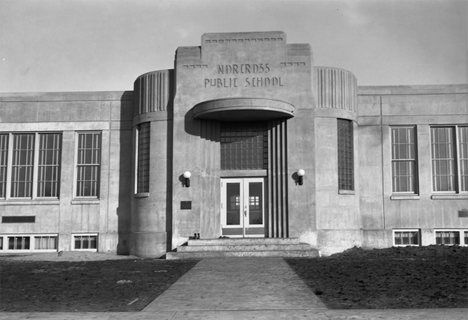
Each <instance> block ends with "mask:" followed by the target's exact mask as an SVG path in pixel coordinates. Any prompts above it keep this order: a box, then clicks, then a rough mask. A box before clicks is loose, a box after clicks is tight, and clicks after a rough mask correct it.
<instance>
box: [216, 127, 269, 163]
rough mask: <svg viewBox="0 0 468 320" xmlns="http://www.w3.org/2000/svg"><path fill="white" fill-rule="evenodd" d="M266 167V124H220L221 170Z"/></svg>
mask: <svg viewBox="0 0 468 320" xmlns="http://www.w3.org/2000/svg"><path fill="white" fill-rule="evenodd" d="M267 166H268V124H267V123H266V122H221V170H258V169H267Z"/></svg>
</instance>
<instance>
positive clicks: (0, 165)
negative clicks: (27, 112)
mask: <svg viewBox="0 0 468 320" xmlns="http://www.w3.org/2000/svg"><path fill="white" fill-rule="evenodd" d="M7 159H8V135H7V134H0V198H5V196H6V178H7V165H8V163H7ZM2 239H3V238H2Z"/></svg>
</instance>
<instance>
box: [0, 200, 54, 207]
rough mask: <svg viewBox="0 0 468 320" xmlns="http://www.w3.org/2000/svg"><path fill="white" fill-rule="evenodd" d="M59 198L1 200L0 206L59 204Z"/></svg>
mask: <svg viewBox="0 0 468 320" xmlns="http://www.w3.org/2000/svg"><path fill="white" fill-rule="evenodd" d="M59 204H60V200H1V201H0V206H25V205H34V206H36V205H59Z"/></svg>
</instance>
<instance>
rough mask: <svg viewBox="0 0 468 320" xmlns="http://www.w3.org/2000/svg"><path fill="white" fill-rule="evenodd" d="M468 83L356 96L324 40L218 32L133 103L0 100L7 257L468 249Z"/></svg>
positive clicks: (72, 98) (142, 80)
mask: <svg viewBox="0 0 468 320" xmlns="http://www.w3.org/2000/svg"><path fill="white" fill-rule="evenodd" d="M467 89H468V86H467V85H443V86H441V85H438V86H411V87H409V86H404V87H399V86H388V87H358V86H357V80H356V77H355V76H354V75H353V74H352V73H351V72H349V71H346V70H341V69H336V68H329V67H316V66H314V64H313V59H312V51H311V48H310V46H309V45H308V44H288V43H287V41H286V35H285V34H284V33H283V32H253V33H226V34H205V35H203V36H202V38H201V46H199V47H180V48H178V49H177V52H176V59H175V66H174V69H171V70H162V71H154V72H149V73H147V74H144V75H141V76H140V77H138V79H136V81H135V83H134V90H133V91H132V92H93V93H87V92H86V93H85V92H83V93H31V94H14V93H13V94H7V93H4V94H0V119H1V120H0V121H1V123H0V147H1V148H0V161H1V162H0V170H2V171H0V215H1V216H2V223H1V224H0V239H1V240H0V241H2V242H1V249H0V252H11V251H28V250H29V251H30V250H34V251H41V250H44V251H56V250H96V251H99V252H115V253H117V254H129V253H130V254H135V255H138V256H142V257H160V256H163V255H164V254H165V253H166V252H167V251H170V250H172V249H174V248H176V247H177V246H180V245H182V244H184V243H185V242H187V240H188V239H189V238H190V237H194V236H195V237H196V235H197V234H199V235H200V237H201V238H205V239H212V238H219V237H220V236H229V237H249V236H250V237H267V238H299V239H300V240H301V241H302V242H306V243H310V244H311V245H312V246H314V247H317V248H318V249H319V250H321V251H322V252H323V253H324V254H331V253H334V252H338V251H342V250H344V249H346V248H349V247H352V246H363V247H388V246H392V245H406V244H412V245H429V244H434V243H440V242H441V243H445V244H453V243H458V244H461V245H463V244H467V245H468V239H467V238H468V217H467V214H466V210H467V209H468V205H467V203H468V189H467V188H468V159H467V157H468V155H467V154H468V151H467V149H468V142H467V139H468V138H467V136H466V135H468V133H467V131H468V129H466V128H467V127H468V100H467V92H468V90H467ZM249 126H250V127H252V126H257V127H258V126H259V127H262V126H263V127H264V129H262V130H263V131H262V133H261V134H260V133H258V132H260V131H258V132H257V131H255V130H256V129H255V130H254V131H255V132H257V133H255V134H252V130H253V129H252V128H250V127H249ZM233 128H234V129H233ZM229 130H231V131H232V130H237V131H236V132H238V134H239V136H242V134H244V136H242V137H241V138H235V141H236V142H233V143H234V144H238V145H239V146H240V147H242V148H244V149H245V150H247V151H235V150H232V148H231V147H230V146H229V143H230V142H229V141H234V140H229V139H227V140H226V135H228V136H229V135H231V134H232V132H231V131H229ZM50 134H59V135H58V137H59V138H58V139H59V140H57V141H59V147H57V148H55V149H53V150H56V154H59V155H60V160H56V161H55V162H54V163H52V162H53V160H50V161H52V162H51V163H49V162H50V161H49V160H41V159H43V158H44V159H46V158H47V159H48V157H49V156H50V157H51V159H52V158H53V157H52V155H53V154H55V153H54V151H53V150H52V149H51V148H50V147H46V145H45V142H43V139H46V138H51V137H50ZM91 136H93V137H94V138H95V139H97V140H93V141H98V142H95V143H94V144H93V143H92V141H91V140H89V142H87V140H86V137H91ZM442 136H443V137H445V138H443V137H442ZM258 137H260V138H258ZM447 137H448V138H447ZM22 139H23V140H24V141H34V143H32V142H31V143H29V144H27V143H26V142H24V141H23V140H22ZM27 139H30V140H27ZM83 139H84V140H83ZM233 139H234V138H233ZM255 139H257V140H258V139H260V140H261V139H263V140H261V142H260V144H262V145H260V147H258V146H257V147H255V148H257V149H254V147H253V146H252V145H253V143H252V141H254V140H255ZM444 139H445V140H444ZM85 140H86V141H85ZM257 140H255V141H257ZM260 140H258V141H260ZM436 140H437V141H436ZM44 141H45V140H44ZM243 141H244V142H245V143H244V142H243ZM240 147H239V148H240ZM446 147H447V148H446ZM223 148H227V149H228V151H229V152H234V153H231V154H232V157H233V158H235V159H238V160H236V161H237V162H236V165H237V166H238V167H236V168H234V169H233V168H231V167H229V166H228V165H226V161H228V160H229V159H228V158H229V156H226V154H225V153H224V151H222V150H225V149H223ZM259 148H260V149H259ZM399 148H400V149H401V150H402V151H395V150H397V149H398V150H400V149H399ZM434 148H438V149H437V150H436V149H434ZM439 148H442V149H443V150H446V149H447V150H449V151H446V152H445V151H440V150H442V149H440V150H439ZM51 150H52V151H51ZM89 150H91V151H89ZM92 150H94V151H92ZM255 150H256V151H255ZM259 150H260V151H259ZM88 151H89V152H90V153H89V157H88V156H87V155H88V153H86V152H88ZM21 152H23V153H21ZM28 152H29V153H28ZM92 152H95V153H92ZM236 152H239V154H238V155H237V154H236ZM242 152H244V153H242ZM245 152H246V153H245ZM258 152H260V153H262V154H261V155H258V154H257V153H258ZM441 152H442V153H443V154H442V153H441ZM444 152H445V153H444ZM91 154H93V155H94V154H96V155H97V154H98V155H99V156H96V157H93V156H92V155H91ZM253 154H257V155H256V156H253ZM402 155H403V156H402ZM236 157H238V158H236ZM252 157H257V158H258V159H260V162H261V161H263V163H260V164H259V165H257V167H255V166H252V164H251V162H252V161H253V160H252ZM259 157H260V158H259ZM262 157H263V158H262ZM96 159H97V160H96ZM226 159H228V160H226ZM258 159H257V160H258ZM262 159H263V160H262ZM48 161H49V162H48ZM23 167H29V168H31V169H30V170H29V171H28V169H26V171H21V170H23V169H22V168H23ZM52 167H53V168H55V169H50V168H52ZM47 168H49V169H50V170H56V171H54V172H58V173H59V174H58V176H57V175H54V174H51V175H47V173H44V172H48V171H47V170H48V169H47ZM299 169H302V170H304V171H305V176H304V177H299V176H298V171H299ZM87 170H88V171H87ZM93 170H94V171H93ZM186 171H189V172H190V173H191V177H190V186H187V184H186V180H185V178H184V177H183V174H184V172H186ZM93 172H94V174H93ZM96 172H98V174H95V173H96ZM87 173H89V175H87ZM301 179H302V183H299V180H301ZM44 186H48V187H49V189H50V186H54V187H55V189H54V190H55V191H50V190H49V189H47V188H46V189H44V190H47V191H43V188H44ZM254 187H255V188H257V189H258V190H261V191H258V192H257V193H256V194H254V193H253V192H254V191H252V190H254ZM96 188H97V189H96ZM226 188H227V189H229V188H231V189H230V190H231V191H228V190H227V189H226ZM236 188H237V189H236ZM249 188H250V189H249ZM244 189H245V190H244ZM236 190H237V191H236ZM238 213H239V215H237V214H238ZM457 235H458V236H457ZM457 237H458V238H457ZM457 239H458V240H457Z"/></svg>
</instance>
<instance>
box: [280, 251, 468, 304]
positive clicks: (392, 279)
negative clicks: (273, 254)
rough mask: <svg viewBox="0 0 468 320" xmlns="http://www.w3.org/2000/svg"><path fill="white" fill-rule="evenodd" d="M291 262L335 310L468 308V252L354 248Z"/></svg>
mask: <svg viewBox="0 0 468 320" xmlns="http://www.w3.org/2000/svg"><path fill="white" fill-rule="evenodd" d="M286 261H287V262H288V263H289V265H290V266H291V267H292V268H293V269H294V270H295V271H296V273H297V274H298V275H299V276H300V277H301V278H302V279H303V280H304V281H305V282H306V283H307V284H308V285H309V287H311V289H312V290H313V291H314V292H315V294H316V295H317V296H319V297H320V299H321V300H322V301H323V302H324V303H325V304H326V305H327V307H328V308H331V309H387V308H468V272H467V270H468V247H450V246H428V247H404V248H388V249H380V250H363V249H360V248H353V249H350V250H347V251H345V252H343V253H339V254H336V255H332V256H330V257H323V258H296V259H295V258H292V259H286Z"/></svg>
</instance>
